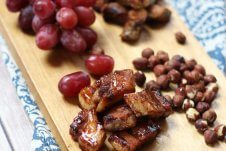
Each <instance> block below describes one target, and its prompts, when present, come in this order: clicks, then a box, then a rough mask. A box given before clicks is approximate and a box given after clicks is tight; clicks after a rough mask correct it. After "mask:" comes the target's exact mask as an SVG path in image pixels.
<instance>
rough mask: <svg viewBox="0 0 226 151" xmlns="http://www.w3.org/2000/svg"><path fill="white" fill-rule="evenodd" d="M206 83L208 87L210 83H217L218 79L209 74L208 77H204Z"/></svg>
mask: <svg viewBox="0 0 226 151" xmlns="http://www.w3.org/2000/svg"><path fill="white" fill-rule="evenodd" d="M204 82H205V84H206V85H207V84H209V83H214V82H217V79H216V77H215V76H214V75H212V74H208V75H206V76H204Z"/></svg>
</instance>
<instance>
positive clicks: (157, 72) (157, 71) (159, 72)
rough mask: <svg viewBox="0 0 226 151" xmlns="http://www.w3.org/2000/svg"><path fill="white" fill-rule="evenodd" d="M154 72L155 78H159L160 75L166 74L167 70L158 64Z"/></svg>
mask: <svg viewBox="0 0 226 151" xmlns="http://www.w3.org/2000/svg"><path fill="white" fill-rule="evenodd" d="M153 72H154V73H155V76H157V77H159V76H160V75H163V74H166V73H167V70H166V68H165V66H164V65H162V64H158V65H156V66H155V67H154V70H153Z"/></svg>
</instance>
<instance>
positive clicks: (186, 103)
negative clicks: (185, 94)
mask: <svg viewBox="0 0 226 151" xmlns="http://www.w3.org/2000/svg"><path fill="white" fill-rule="evenodd" d="M193 107H195V103H194V101H192V100H190V99H185V100H184V102H183V105H182V109H183V110H184V111H187V110H188V109H189V108H193Z"/></svg>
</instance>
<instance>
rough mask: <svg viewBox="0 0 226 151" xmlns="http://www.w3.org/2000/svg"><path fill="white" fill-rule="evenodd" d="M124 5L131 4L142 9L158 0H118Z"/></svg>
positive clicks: (130, 5)
mask: <svg viewBox="0 0 226 151" xmlns="http://www.w3.org/2000/svg"><path fill="white" fill-rule="evenodd" d="M117 1H118V2H119V3H120V4H122V5H123V6H129V7H132V8H134V9H142V8H146V7H148V6H150V5H151V4H154V3H155V1H156V0H117Z"/></svg>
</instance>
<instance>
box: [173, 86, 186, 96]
mask: <svg viewBox="0 0 226 151" xmlns="http://www.w3.org/2000/svg"><path fill="white" fill-rule="evenodd" d="M175 94H176V95H182V96H184V97H185V95H186V92H185V88H184V87H180V88H177V89H176V90H175Z"/></svg>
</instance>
